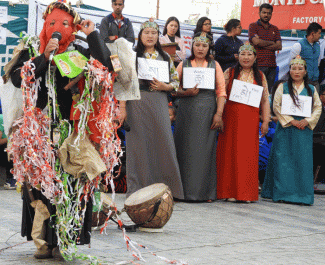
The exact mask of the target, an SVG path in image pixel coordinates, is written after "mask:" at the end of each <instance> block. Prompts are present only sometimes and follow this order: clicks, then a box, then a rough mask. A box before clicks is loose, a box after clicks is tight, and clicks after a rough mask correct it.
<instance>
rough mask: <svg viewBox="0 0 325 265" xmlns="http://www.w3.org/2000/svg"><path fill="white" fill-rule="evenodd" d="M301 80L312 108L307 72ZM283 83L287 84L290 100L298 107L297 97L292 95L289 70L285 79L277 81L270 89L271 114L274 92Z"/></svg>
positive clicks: (311, 93) (311, 95) (291, 81)
mask: <svg viewBox="0 0 325 265" xmlns="http://www.w3.org/2000/svg"><path fill="white" fill-rule="evenodd" d="M304 67H305V70H307V66H306V65H304ZM290 68H291V65H290ZM303 80H304V84H305V88H306V89H307V93H308V96H310V97H312V106H314V98H313V92H312V90H311V88H310V86H309V84H310V81H309V78H308V72H307V73H306V75H305V76H304V78H303ZM285 82H287V83H288V89H289V95H290V97H291V98H292V101H293V103H294V104H295V105H296V106H297V107H298V106H299V105H298V96H297V95H296V94H295V93H294V89H293V85H292V83H293V79H292V77H291V75H290V70H289V72H288V73H287V74H286V75H285V77H284V78H283V79H281V80H279V81H277V82H276V83H275V84H274V86H273V88H272V95H271V99H272V101H271V111H272V113H273V101H274V95H275V92H276V90H277V89H278V87H279V85H280V84H282V83H285Z"/></svg>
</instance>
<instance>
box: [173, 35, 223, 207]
mask: <svg viewBox="0 0 325 265" xmlns="http://www.w3.org/2000/svg"><path fill="white" fill-rule="evenodd" d="M211 42H212V38H211V37H210V36H209V35H207V34H206V33H201V32H199V33H196V34H195V35H194V38H193V42H192V43H193V45H192V55H191V57H190V58H189V59H188V60H186V61H184V62H182V63H180V64H179V66H178V67H177V72H178V75H179V77H180V79H183V80H184V79H185V78H186V76H184V75H183V69H184V68H189V67H199V68H201V67H202V68H211V69H213V70H214V71H213V75H214V76H215V77H214V78H215V79H214V81H215V85H214V86H213V87H214V88H213V89H211V88H210V89H198V88H197V87H198V85H197V84H196V85H195V86H194V87H193V88H190V89H186V90H178V91H177V95H179V96H183V97H182V98H181V99H180V102H179V106H178V109H177V117H176V127H175V133H174V136H175V145H176V153H177V159H178V163H179V167H180V171H181V177H182V183H183V187H184V197H185V200H189V201H210V200H215V199H216V184H217V183H216V180H217V179H216V162H215V161H216V137H217V131H216V129H220V130H221V129H222V128H223V122H222V112H223V108H224V104H225V99H226V90H225V80H224V77H223V72H222V69H221V67H220V65H219V64H218V63H217V62H216V61H214V60H211V59H210V58H209V52H210V47H211V46H210V44H211ZM207 88H208V87H207ZM217 106H218V107H217Z"/></svg>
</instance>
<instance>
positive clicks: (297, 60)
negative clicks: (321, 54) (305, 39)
mask: <svg viewBox="0 0 325 265" xmlns="http://www.w3.org/2000/svg"><path fill="white" fill-rule="evenodd" d="M293 64H300V65H307V64H306V61H305V60H304V59H302V58H301V56H300V55H297V56H296V57H295V58H293V59H292V60H291V61H290V65H293Z"/></svg>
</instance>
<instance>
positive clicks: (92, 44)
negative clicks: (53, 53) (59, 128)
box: [10, 31, 113, 120]
mask: <svg viewBox="0 0 325 265" xmlns="http://www.w3.org/2000/svg"><path fill="white" fill-rule="evenodd" d="M87 41H88V44H89V49H85V48H83V47H82V46H79V45H74V46H75V49H76V50H78V51H79V52H80V53H82V54H83V55H84V56H86V57H87V58H90V55H92V56H93V57H94V58H95V59H97V60H98V61H100V62H101V63H102V64H104V65H105V66H106V67H108V69H109V70H110V71H111V70H113V67H112V63H111V60H110V55H111V53H110V51H109V50H108V48H107V47H106V45H105V44H104V42H103V40H102V39H101V38H100V36H99V33H98V32H97V31H93V32H92V33H91V34H89V36H88V37H87ZM29 59H30V57H29V52H28V50H23V51H22V53H21V54H20V56H19V59H18V61H17V63H16V64H15V65H14V66H13V68H12V70H11V73H10V78H11V81H12V83H13V84H14V86H15V87H18V88H20V87H21V81H22V80H21V76H20V73H21V68H22V66H23V65H24V63H25V62H26V61H28V60H29ZM33 63H34V64H35V67H36V69H35V77H36V78H39V77H42V80H41V84H40V87H41V89H40V91H39V92H38V98H37V102H36V107H38V108H40V109H44V108H45V107H46V105H47V102H48V95H47V87H46V86H45V74H46V71H47V70H48V64H49V62H48V61H47V60H46V58H45V55H44V54H41V55H40V56H37V57H35V58H34V59H33ZM68 82H69V78H68V77H63V76H61V74H60V71H59V70H58V69H57V70H56V84H57V101H58V104H59V107H60V112H61V114H62V118H63V119H67V120H69V116H70V109H71V105H72V97H71V92H70V91H66V90H64V87H65V86H66V85H67V84H68Z"/></svg>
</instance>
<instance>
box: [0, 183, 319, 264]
mask: <svg viewBox="0 0 325 265" xmlns="http://www.w3.org/2000/svg"><path fill="white" fill-rule="evenodd" d="M124 201H125V196H124V195H118V196H117V204H118V207H119V209H122V207H123V203H124ZM21 205H22V203H21V198H20V195H19V194H18V193H17V192H16V191H7V190H3V188H0V249H2V248H7V247H10V246H14V245H16V244H19V243H23V244H21V245H18V246H16V247H13V248H9V249H5V250H3V251H1V252H0V264H1V265H3V264H8V265H9V264H10V265H11V264H24V265H25V264H28V265H29V264H49V265H52V264H53V265H54V264H89V263H87V262H83V261H72V262H62V261H59V260H56V259H52V260H48V261H38V260H35V259H34V258H33V253H34V251H35V247H34V245H33V243H32V242H29V243H24V242H25V241H26V240H25V239H24V238H22V237H21V236H20V222H21ZM324 217H325V195H316V196H315V204H314V206H299V205H290V204H283V203H273V202H270V201H266V200H260V201H259V202H257V203H252V204H240V203H230V202H224V201H217V202H213V203H176V204H175V207H174V213H173V215H172V217H171V219H170V221H169V222H168V223H167V224H166V226H165V227H164V232H163V233H155V234H153V233H145V232H139V231H138V232H136V233H128V235H129V236H130V237H131V239H132V240H134V241H136V242H138V243H140V244H143V245H146V246H147V247H148V248H150V250H152V251H154V252H155V253H157V255H160V256H163V257H166V258H169V259H177V260H181V261H186V262H188V264H191V265H195V264H200V265H214V264H227V265H228V264H254V265H255V264H256V265H260V264H261V265H262V264H267V265H269V264H277V265H278V264H286V265H287V264H299V265H300V264H303V265H305V264H317V265H318V264H325V218H324ZM122 218H123V219H124V220H126V221H128V220H129V219H128V217H127V215H126V214H125V213H124V214H123V215H122ZM79 250H80V252H82V253H85V254H87V255H93V256H97V257H98V258H99V259H100V260H102V261H103V264H118V263H119V262H123V261H130V260H132V258H131V255H130V254H129V253H128V252H127V251H126V246H125V243H124V241H123V237H122V233H121V231H119V230H118V229H117V228H116V225H114V224H111V225H110V226H109V227H108V229H107V231H106V234H102V235H101V234H100V233H99V232H98V231H93V234H92V244H91V247H90V248H89V246H81V247H79ZM143 253H144V255H143V257H144V258H145V259H146V260H147V263H146V264H150V265H153V264H166V263H165V262H164V261H161V260H159V259H157V258H155V257H154V256H152V255H151V254H150V253H148V251H145V250H144V251H143ZM123 264H132V263H130V262H127V263H123ZM133 264H134V263H133ZM139 264H144V263H139Z"/></svg>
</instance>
